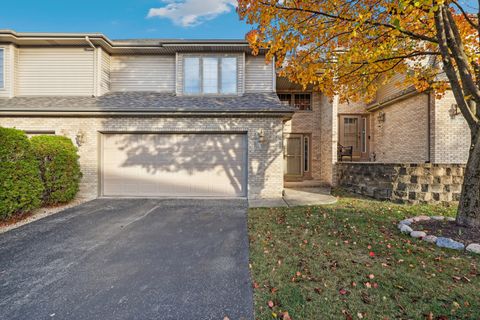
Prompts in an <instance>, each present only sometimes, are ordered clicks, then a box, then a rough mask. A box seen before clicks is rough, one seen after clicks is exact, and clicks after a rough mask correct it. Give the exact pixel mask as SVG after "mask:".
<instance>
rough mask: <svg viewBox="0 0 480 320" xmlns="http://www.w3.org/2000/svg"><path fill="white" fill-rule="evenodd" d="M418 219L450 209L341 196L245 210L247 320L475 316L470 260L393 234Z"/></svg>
mask: <svg viewBox="0 0 480 320" xmlns="http://www.w3.org/2000/svg"><path fill="white" fill-rule="evenodd" d="M420 214H425V215H447V216H454V215H455V208H445V207H435V206H426V205H421V206H420V205H419V206H411V205H397V204H392V203H389V202H379V201H373V200H368V199H362V198H356V197H353V196H349V195H348V194H344V193H343V194H340V197H339V201H338V203H337V204H334V205H329V206H321V207H297V208H265V209H251V210H250V211H249V234H250V263H251V272H252V277H253V281H254V284H253V285H254V288H255V289H254V294H255V312H256V318H257V319H274V318H275V317H278V318H281V317H282V314H283V312H285V311H288V313H289V315H290V317H291V318H292V319H294V320H295V319H360V318H363V319H429V317H431V319H480V277H479V275H480V271H479V270H478V267H479V264H480V258H479V257H478V256H474V255H469V254H465V253H462V252H456V251H451V250H447V249H438V248H436V247H435V246H434V245H431V244H427V243H424V242H422V241H421V240H415V239H411V238H410V237H408V236H405V235H401V234H399V232H398V231H397V228H396V225H397V222H398V221H399V220H401V219H403V218H407V217H412V216H416V215H420ZM370 252H373V253H374V256H373V257H371V256H370ZM369 275H373V276H374V278H373V279H370V278H369ZM367 282H368V283H370V285H371V288H368V284H367ZM344 290H345V291H344ZM342 293H343V294H342ZM269 301H272V302H273V303H274V307H273V308H270V307H269V306H268V302H269Z"/></svg>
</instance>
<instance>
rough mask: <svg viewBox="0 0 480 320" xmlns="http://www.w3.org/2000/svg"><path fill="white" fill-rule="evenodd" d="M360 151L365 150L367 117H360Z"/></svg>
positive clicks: (364, 151)
mask: <svg viewBox="0 0 480 320" xmlns="http://www.w3.org/2000/svg"><path fill="white" fill-rule="evenodd" d="M362 122H363V124H362V152H363V153H366V152H367V118H362Z"/></svg>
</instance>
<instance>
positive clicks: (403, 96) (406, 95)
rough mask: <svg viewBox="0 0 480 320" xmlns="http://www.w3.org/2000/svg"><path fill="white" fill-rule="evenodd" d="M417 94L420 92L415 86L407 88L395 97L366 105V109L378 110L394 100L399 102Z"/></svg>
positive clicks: (370, 110)
mask: <svg viewBox="0 0 480 320" xmlns="http://www.w3.org/2000/svg"><path fill="white" fill-rule="evenodd" d="M407 90H408V89H407ZM410 90H411V91H410ZM417 94H420V92H418V91H417V90H416V89H415V88H413V90H412V89H409V90H408V91H406V92H405V93H402V94H401V95H399V96H397V97H394V98H392V99H389V100H386V101H382V102H376V103H374V104H372V105H370V106H369V107H367V111H368V112H372V111H375V110H378V109H382V108H385V107H387V106H389V105H391V104H393V103H395V102H399V101H402V100H405V99H408V98H410V97H413V96H415V95H417Z"/></svg>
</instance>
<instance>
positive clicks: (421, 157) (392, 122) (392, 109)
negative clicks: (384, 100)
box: [370, 94, 429, 163]
mask: <svg viewBox="0 0 480 320" xmlns="http://www.w3.org/2000/svg"><path fill="white" fill-rule="evenodd" d="M428 112H429V109H428V96H427V95H426V94H417V95H415V96H413V97H410V98H407V99H404V100H401V101H398V102H396V103H394V104H392V105H389V106H387V107H385V108H382V109H379V110H376V111H375V112H373V114H372V115H371V120H372V122H371V124H372V126H371V131H372V140H371V142H370V143H371V149H370V150H371V151H373V152H375V154H376V159H377V161H379V162H394V163H402V162H414V163H417V162H419V163H420V162H425V161H427V160H428ZM382 113H383V114H384V120H383V121H381V120H380V119H381V114H382Z"/></svg>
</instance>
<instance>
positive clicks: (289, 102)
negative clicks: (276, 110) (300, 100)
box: [278, 93, 292, 106]
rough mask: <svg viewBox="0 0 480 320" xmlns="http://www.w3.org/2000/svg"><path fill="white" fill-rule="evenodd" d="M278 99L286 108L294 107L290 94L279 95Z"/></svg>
mask: <svg viewBox="0 0 480 320" xmlns="http://www.w3.org/2000/svg"><path fill="white" fill-rule="evenodd" d="M278 99H280V102H281V103H282V104H283V105H285V106H291V105H292V95H291V94H289V93H279V94H278Z"/></svg>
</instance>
